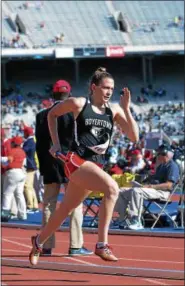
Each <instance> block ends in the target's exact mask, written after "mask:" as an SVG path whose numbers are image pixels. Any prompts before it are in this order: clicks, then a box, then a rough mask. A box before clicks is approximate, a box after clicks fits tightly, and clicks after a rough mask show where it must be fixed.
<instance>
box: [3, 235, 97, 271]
mask: <svg viewBox="0 0 185 286" xmlns="http://www.w3.org/2000/svg"><path fill="white" fill-rule="evenodd" d="M2 240H4V241H6V242H10V243H12V244H16V245H19V246H24V247H27V248H32V247H31V246H29V245H26V244H24V243H19V242H15V241H12V240H9V239H5V238H3V239H2ZM17 252H19V250H17ZM53 254H54V255H56V254H57V253H53ZM58 255H66V254H64V253H63V254H61V253H58ZM65 258H67V259H69V260H73V261H77V262H81V263H83V264H87V265H96V264H93V263H90V262H86V261H83V260H80V259H76V258H73V257H68V256H66V257H65Z"/></svg>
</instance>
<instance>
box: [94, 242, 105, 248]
mask: <svg viewBox="0 0 185 286" xmlns="http://www.w3.org/2000/svg"><path fill="white" fill-rule="evenodd" d="M105 245H107V243H106V242H97V244H96V247H97V248H101V247H104V246H105Z"/></svg>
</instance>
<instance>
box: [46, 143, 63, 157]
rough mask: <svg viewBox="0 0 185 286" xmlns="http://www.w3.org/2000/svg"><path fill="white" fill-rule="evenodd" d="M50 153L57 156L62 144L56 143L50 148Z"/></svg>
mask: <svg viewBox="0 0 185 286" xmlns="http://www.w3.org/2000/svg"><path fill="white" fill-rule="evenodd" d="M49 152H50V154H51V155H52V156H53V157H54V158H56V152H61V146H60V144H55V145H53V146H52V147H51V148H50V149H49Z"/></svg>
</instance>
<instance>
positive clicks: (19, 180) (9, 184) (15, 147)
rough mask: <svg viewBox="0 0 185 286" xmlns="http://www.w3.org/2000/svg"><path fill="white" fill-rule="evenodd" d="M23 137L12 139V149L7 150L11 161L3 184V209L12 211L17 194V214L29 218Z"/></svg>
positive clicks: (21, 217)
mask: <svg viewBox="0 0 185 286" xmlns="http://www.w3.org/2000/svg"><path fill="white" fill-rule="evenodd" d="M22 143H23V139H22V137H19V136H17V137H14V138H12V140H11V147H12V148H11V150H9V152H7V156H8V157H9V163H8V165H7V167H6V171H5V175H4V185H3V197H2V210H3V211H5V212H7V213H8V212H10V211H11V203H12V198H13V196H15V200H16V203H17V216H18V218H19V219H23V220H25V219H27V214H26V202H25V198H24V194H23V191H24V184H25V178H26V174H25V170H24V164H25V159H26V154H25V152H24V150H23V149H22V148H21V144H22Z"/></svg>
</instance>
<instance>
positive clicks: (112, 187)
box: [107, 180, 119, 201]
mask: <svg viewBox="0 0 185 286" xmlns="http://www.w3.org/2000/svg"><path fill="white" fill-rule="evenodd" d="M118 195H119V187H118V184H117V183H116V182H115V181H114V180H112V181H111V182H110V183H109V184H108V187H107V197H108V198H110V199H112V200H114V201H116V200H117V198H118Z"/></svg>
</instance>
